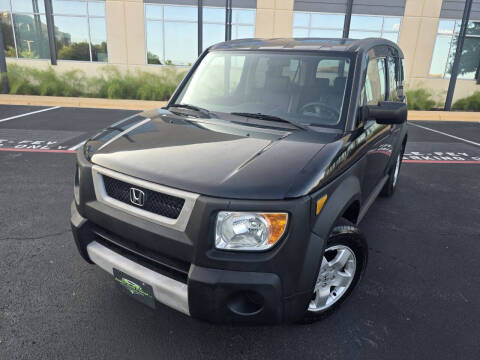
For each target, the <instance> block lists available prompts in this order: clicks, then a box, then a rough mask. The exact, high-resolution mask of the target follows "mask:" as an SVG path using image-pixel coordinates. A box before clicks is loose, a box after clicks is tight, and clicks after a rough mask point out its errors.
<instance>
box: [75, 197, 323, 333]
mask: <svg viewBox="0 0 480 360" xmlns="http://www.w3.org/2000/svg"><path fill="white" fill-rule="evenodd" d="M71 210H72V216H71V227H72V233H73V236H74V239H75V243H76V245H77V248H78V250H79V252H80V254H81V256H82V257H83V258H84V259H85V260H86V261H87V262H89V263H93V262H92V260H91V259H90V257H89V254H88V251H87V246H88V245H89V244H90V243H92V242H99V243H101V244H102V245H103V246H105V247H108V248H109V249H110V250H112V251H114V252H116V253H118V254H121V255H122V256H124V257H126V258H128V259H130V260H132V261H134V262H135V263H137V264H140V265H142V266H144V267H146V268H149V269H151V270H153V271H155V272H157V273H159V274H162V275H165V276H168V277H169V278H172V279H175V280H176V281H179V282H182V283H184V284H187V287H188V308H189V315H191V316H192V317H194V318H198V319H202V320H205V321H209V322H214V323H256V324H260V323H261V324H278V323H282V322H294V321H297V320H299V319H300V318H302V316H303V314H304V312H305V309H306V308H307V305H308V302H309V301H310V297H311V289H308V290H306V291H303V292H297V293H294V294H291V289H286V288H285V284H286V283H287V284H288V282H285V280H284V279H282V274H283V270H285V271H288V268H285V269H283V270H282V271H279V273H273V272H262V271H261V267H259V266H257V267H258V269H259V270H260V271H250V269H252V263H251V262H249V266H245V271H234V270H229V269H219V268H210V267H205V266H201V265H196V264H194V263H190V264H189V266H188V269H187V271H185V272H184V270H182V269H181V268H180V267H179V266H176V265H178V264H175V263H174V264H173V265H172V264H171V263H168V262H165V261H164V260H165V258H161V257H160V258H158V257H155V256H153V255H152V254H148V253H147V254H146V253H144V252H142V251H138V249H134V248H131V247H129V246H125V244H126V242H123V241H122V238H121V237H119V236H118V235H116V234H113V233H111V232H109V231H108V230H105V229H103V228H101V227H99V226H98V225H96V224H94V223H93V222H92V221H89V220H87V219H86V218H83V217H82V216H81V215H80V214H79V212H78V210H77V207H76V206H75V204H74V203H72V207H71ZM311 236H312V237H313V238H312V239H310V241H309V242H308V243H310V244H318V245H319V246H323V241H321V239H319V238H318V237H316V236H315V235H313V234H312V235H311ZM319 251H321V250H319ZM317 254H318V253H317ZM240 255H241V254H240ZM316 258H318V255H317V256H316ZM312 259H313V257H312ZM288 262H289V261H288V259H285V263H288ZM174 265H175V266H174ZM254 266H255V265H254V264H253V267H254ZM306 266H307V267H308V268H309V269H308V273H316V269H315V266H317V264H316V262H310V263H309V260H308V258H307V259H305V261H304V262H302V263H298V264H297V265H296V267H297V268H299V269H305V267H306ZM290 270H291V268H290ZM303 272H305V270H304V271H303ZM309 275H310V274H309ZM303 280H305V281H309V280H308V279H303ZM312 287H313V283H312ZM289 293H290V294H289Z"/></svg>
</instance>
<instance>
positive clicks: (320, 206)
mask: <svg viewBox="0 0 480 360" xmlns="http://www.w3.org/2000/svg"><path fill="white" fill-rule="evenodd" d="M327 198H328V196H327V195H323V196H322V197H321V198H320V199H318V200H317V209H316V210H315V215H318V214H320V211H322V209H323V206H324V205H325V203H326V202H327Z"/></svg>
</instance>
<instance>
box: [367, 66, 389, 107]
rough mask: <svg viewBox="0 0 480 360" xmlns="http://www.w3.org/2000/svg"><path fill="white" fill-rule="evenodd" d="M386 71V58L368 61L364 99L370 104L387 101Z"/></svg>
mask: <svg viewBox="0 0 480 360" xmlns="http://www.w3.org/2000/svg"><path fill="white" fill-rule="evenodd" d="M385 90H386V71H385V59H384V58H376V59H371V60H369V62H368V67H367V76H366V78H365V91H364V96H365V99H364V101H365V102H366V103H367V104H368V105H378V103H379V102H380V101H385V96H386V91H385Z"/></svg>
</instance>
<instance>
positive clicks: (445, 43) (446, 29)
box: [430, 20, 480, 80]
mask: <svg viewBox="0 0 480 360" xmlns="http://www.w3.org/2000/svg"><path fill="white" fill-rule="evenodd" d="M461 23H462V21H461V20H440V21H439V23H438V32H437V39H436V41H435V48H434V50H433V55H432V63H431V65H430V76H432V77H436V78H450V74H451V71H452V65H453V60H454V57H455V51H456V48H457V41H458V33H459V31H460V25H461ZM479 66H480V21H470V22H469V23H468V26H467V34H466V37H465V41H464V43H463V51H462V55H461V57H460V67H459V71H458V78H459V79H470V80H471V79H475V76H476V73H477V71H478V68H479Z"/></svg>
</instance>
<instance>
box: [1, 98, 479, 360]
mask: <svg viewBox="0 0 480 360" xmlns="http://www.w3.org/2000/svg"><path fill="white" fill-rule="evenodd" d="M133 113H135V112H134V111H122V110H102V109H76V108H48V107H45V108H42V107H31V106H30V107H29V106H5V105H0V204H1V206H0V359H1V360H9V359H78V358H83V359H87V358H88V359H132V358H139V359H153V358H155V359H188V358H193V359H213V358H222V359H223V358H228V359H232V360H233V359H292V358H296V359H452V358H458V359H479V358H480V335H479V334H480V323H479V319H480V305H479V304H480V275H479V274H480V271H479V270H480V267H479V261H478V259H479V258H480V222H479V219H480V206H479V204H480V182H479V178H480V123H443V122H442V123H435V122H411V123H410V125H409V143H408V146H407V150H406V154H405V158H404V164H403V167H402V170H401V174H400V178H399V187H398V189H397V192H396V193H395V195H394V196H393V197H392V198H389V199H383V198H379V199H378V200H377V201H376V202H375V203H374V205H373V206H372V208H371V209H370V211H369V212H368V214H367V215H366V217H365V218H364V220H363V221H362V223H361V224H360V228H361V230H362V231H363V232H364V234H365V236H366V237H367V239H368V242H369V247H370V258H369V264H368V267H367V271H366V273H365V276H364V278H363V280H362V282H361V283H360V285H359V287H358V288H357V289H356V290H355V291H354V293H353V295H352V297H351V298H350V299H349V300H347V301H346V302H345V303H344V304H343V306H342V307H341V309H340V310H339V311H338V312H336V313H335V314H333V315H332V316H330V317H328V318H327V319H325V320H324V321H322V322H319V323H315V324H312V325H289V326H287V325H285V326H275V327H266V326H257V327H247V326H217V325H211V324H208V323H203V322H200V321H196V320H193V319H191V318H188V317H186V316H184V315H182V314H180V313H177V312H175V311H173V310H170V309H169V308H166V307H163V306H159V307H158V308H157V309H156V310H151V309H149V308H147V307H145V306H144V305H142V304H140V303H137V302H135V301H134V300H132V299H131V298H129V297H127V296H124V295H123V294H122V293H121V292H120V291H119V290H118V289H117V288H116V286H115V284H114V282H113V280H112V278H111V277H110V276H109V275H108V274H107V273H105V272H104V271H102V270H101V269H99V268H98V267H95V266H92V265H88V264H87V263H85V262H84V261H83V260H82V259H81V258H80V256H79V255H78V254H77V250H76V248H75V245H74V243H73V239H72V236H71V234H70V229H69V212H70V210H69V207H70V202H71V199H72V196H73V189H72V182H73V172H74V166H75V150H76V149H77V148H79V147H80V146H81V144H82V143H83V141H84V140H85V139H86V138H88V137H89V136H91V135H93V134H95V133H96V132H97V131H98V130H99V129H101V128H103V127H106V126H108V125H110V124H112V123H114V122H116V121H118V120H120V119H122V118H124V117H127V116H129V115H131V114H133ZM24 114H28V115H24ZM5 119H6V120H5Z"/></svg>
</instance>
